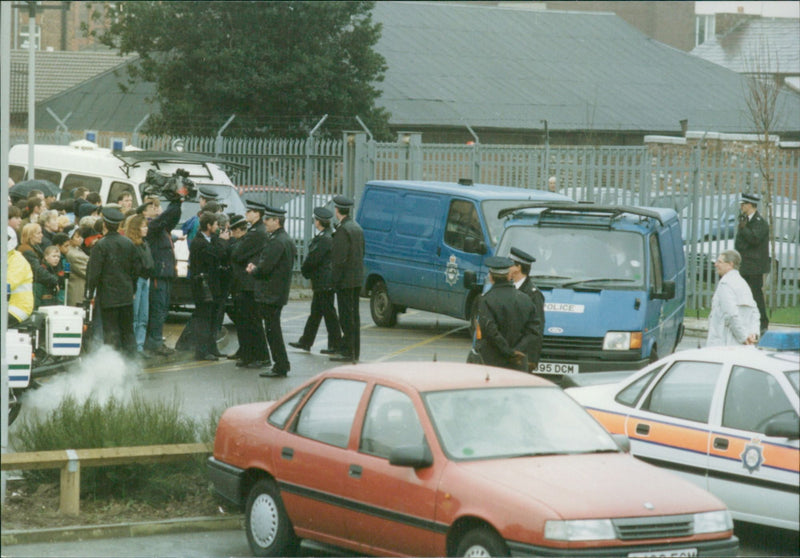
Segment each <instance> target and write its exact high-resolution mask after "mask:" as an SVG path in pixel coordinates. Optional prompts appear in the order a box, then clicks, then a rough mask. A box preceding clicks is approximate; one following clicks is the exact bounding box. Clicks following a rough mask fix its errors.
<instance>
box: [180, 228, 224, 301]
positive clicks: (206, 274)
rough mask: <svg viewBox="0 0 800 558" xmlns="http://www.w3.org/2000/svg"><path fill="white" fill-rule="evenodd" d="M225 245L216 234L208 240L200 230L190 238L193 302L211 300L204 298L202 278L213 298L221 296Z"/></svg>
mask: <svg viewBox="0 0 800 558" xmlns="http://www.w3.org/2000/svg"><path fill="white" fill-rule="evenodd" d="M226 250H227V246H226V244H225V242H224V241H223V240H222V239H221V238H220V237H219V236H217V235H212V236H211V240H210V241H209V240H208V239H206V237H205V236H204V235H203V233H202V232H198V233H197V236H195V237H194V239H192V243H191V245H189V276H190V277H191V281H192V298H193V299H194V301H195V304H197V303H201V302H211V301H209V300H206V293H204V292H203V291H204V289H203V278H205V282H206V285H208V288H209V291H210V292H211V296H212V297H213V299H214V300H218V299H220V298H222V283H221V277H222V271H221V267H222V264H223V262H224V260H225V254H226Z"/></svg>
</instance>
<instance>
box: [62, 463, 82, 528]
mask: <svg viewBox="0 0 800 558" xmlns="http://www.w3.org/2000/svg"><path fill="white" fill-rule="evenodd" d="M67 458H68V461H67V462H66V464H64V466H63V467H61V501H60V504H59V507H58V510H59V511H60V512H61V513H63V514H66V515H78V514H79V513H80V506H81V463H80V461H79V460H78V453H77V452H76V451H75V450H72V449H69V450H67Z"/></svg>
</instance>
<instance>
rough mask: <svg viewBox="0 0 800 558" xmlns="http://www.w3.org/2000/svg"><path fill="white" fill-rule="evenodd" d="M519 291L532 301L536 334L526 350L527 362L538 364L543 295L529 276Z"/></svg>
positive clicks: (541, 336)
mask: <svg viewBox="0 0 800 558" xmlns="http://www.w3.org/2000/svg"><path fill="white" fill-rule="evenodd" d="M519 292H521V293H525V294H526V295H528V297H529V298H530V299H531V301H532V302H533V307H534V317H533V325H534V328H535V330H536V334H535V335H534V340H533V343H531V347H530V350H529V351H528V362H529V363H530V364H538V362H539V356H540V355H541V354H542V343H543V342H544V295H543V294H542V291H540V290H539V289H537V288H536V285H534V284H533V281H532V280H531V278H530V277H526V278H525V281H523V282H522V285H520V286H519Z"/></svg>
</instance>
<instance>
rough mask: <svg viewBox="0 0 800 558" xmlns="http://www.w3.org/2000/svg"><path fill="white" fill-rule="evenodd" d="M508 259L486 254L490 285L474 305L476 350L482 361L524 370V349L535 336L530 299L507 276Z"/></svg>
mask: <svg viewBox="0 0 800 558" xmlns="http://www.w3.org/2000/svg"><path fill="white" fill-rule="evenodd" d="M512 263H513V262H512V261H511V259H509V258H505V257H500V256H492V257H490V258H486V265H487V267H488V268H489V279H490V281H491V282H492V288H491V289H490V290H489V291H487V292H486V293H484V294H483V295H482V296H481V301H480V303H479V307H478V328H479V330H478V333H477V337H478V353H479V354H480V356H481V359H482V361H483V363H484V364H488V365H490V366H501V367H504V368H511V369H513V370H520V371H524V372H528V358H527V355H528V352H529V351H530V347H531V345H532V344H533V342H534V339H535V331H536V326H535V324H534V314H535V309H534V306H533V301H532V300H531V299H530V297H528V296H527V295H525V294H523V293H521V292H520V291H518V290H517V289H516V288H515V287H514V283H512V282H511V281H510V280H509V279H508V273H509V271H510V268H511V265H512Z"/></svg>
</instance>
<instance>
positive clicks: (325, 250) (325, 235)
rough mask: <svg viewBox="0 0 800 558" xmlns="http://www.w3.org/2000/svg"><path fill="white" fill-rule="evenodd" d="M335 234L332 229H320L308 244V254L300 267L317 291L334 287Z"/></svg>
mask: <svg viewBox="0 0 800 558" xmlns="http://www.w3.org/2000/svg"><path fill="white" fill-rule="evenodd" d="M332 248H333V234H332V233H331V230H330V229H323V230H321V231H319V232H318V233H317V234H316V236H315V237H314V238H312V239H311V242H310V243H309V244H308V255H307V256H306V259H305V260H304V261H303V265H302V266H301V267H300V271H301V273H302V274H303V277H305V278H306V279H310V280H311V288H312V289H313V290H315V291H330V290H332V289H333V277H332V269H331V249H332Z"/></svg>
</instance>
